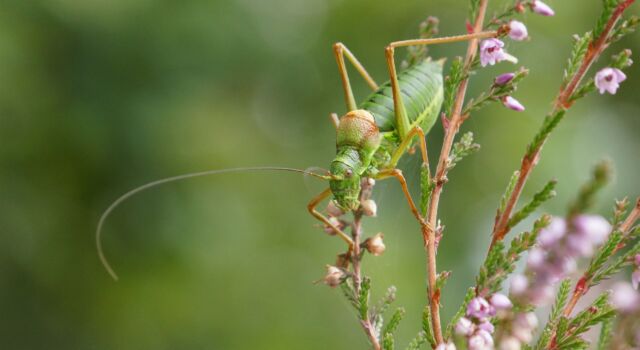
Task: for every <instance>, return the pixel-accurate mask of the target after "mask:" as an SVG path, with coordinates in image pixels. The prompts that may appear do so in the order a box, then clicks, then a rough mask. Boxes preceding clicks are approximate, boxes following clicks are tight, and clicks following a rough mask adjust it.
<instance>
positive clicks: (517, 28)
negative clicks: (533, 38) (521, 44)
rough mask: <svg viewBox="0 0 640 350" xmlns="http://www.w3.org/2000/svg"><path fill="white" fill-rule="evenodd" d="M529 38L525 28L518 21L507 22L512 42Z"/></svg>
mask: <svg viewBox="0 0 640 350" xmlns="http://www.w3.org/2000/svg"><path fill="white" fill-rule="evenodd" d="M528 36H529V33H528V32H527V27H526V26H525V25H524V23H522V22H519V21H511V22H509V37H510V38H511V39H513V40H517V41H522V40H524V39H526V38H527V37H528Z"/></svg>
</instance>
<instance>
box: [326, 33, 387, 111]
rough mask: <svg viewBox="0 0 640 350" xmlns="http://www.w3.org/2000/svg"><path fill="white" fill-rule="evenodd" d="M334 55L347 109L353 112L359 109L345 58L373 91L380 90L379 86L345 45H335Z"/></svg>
mask: <svg viewBox="0 0 640 350" xmlns="http://www.w3.org/2000/svg"><path fill="white" fill-rule="evenodd" d="M333 54H334V55H335V56H336V61H337V62H338V69H339V70H340V77H341V78H342V88H343V90H344V97H345V100H346V103H347V109H348V110H349V111H353V110H354V109H356V108H357V104H356V100H355V97H354V96H353V90H352V89H351V83H350V82H349V74H348V72H347V66H346V64H345V61H344V58H345V57H347V59H348V60H349V62H351V64H353V66H354V67H355V68H356V70H357V71H358V73H360V75H361V76H362V77H363V78H364V80H365V81H366V82H367V85H369V86H370V87H371V89H372V90H374V91H375V90H378V84H377V83H376V82H375V80H373V78H371V75H369V73H368V72H367V70H366V69H365V68H364V66H363V65H362V63H360V61H358V59H357V58H356V56H355V55H354V54H353V53H351V51H349V49H348V48H347V47H346V46H345V45H344V44H343V43H340V42H338V43H335V44H333Z"/></svg>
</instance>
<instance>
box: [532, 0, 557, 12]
mask: <svg viewBox="0 0 640 350" xmlns="http://www.w3.org/2000/svg"><path fill="white" fill-rule="evenodd" d="M531 9H532V10H533V12H535V13H537V14H539V15H543V16H553V15H555V14H556V13H555V12H553V9H552V8H551V7H549V5H547V4H545V3H544V2H542V1H538V0H534V1H533V4H532V5H531Z"/></svg>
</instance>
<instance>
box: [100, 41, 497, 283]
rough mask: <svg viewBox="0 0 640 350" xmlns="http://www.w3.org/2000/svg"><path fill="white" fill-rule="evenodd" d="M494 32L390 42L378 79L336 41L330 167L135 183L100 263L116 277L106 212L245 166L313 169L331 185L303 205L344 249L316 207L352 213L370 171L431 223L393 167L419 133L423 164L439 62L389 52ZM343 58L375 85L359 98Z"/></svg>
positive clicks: (438, 91) (439, 97) (438, 99)
mask: <svg viewBox="0 0 640 350" xmlns="http://www.w3.org/2000/svg"><path fill="white" fill-rule="evenodd" d="M497 35H498V33H497V32H495V31H488V32H481V33H476V34H467V35H458V36H450V37H442V38H426V39H413V40H403V41H395V42H392V43H390V44H389V45H388V46H387V47H386V48H385V56H386V61H387V66H388V69H389V76H390V80H389V81H387V82H385V83H384V84H382V85H378V84H377V83H376V82H375V81H374V80H373V79H372V78H371V76H370V75H369V73H368V72H367V71H366V69H365V68H364V67H363V66H362V64H361V63H360V62H359V61H358V59H357V58H356V57H355V56H354V55H353V54H352V53H351V51H349V49H347V47H346V46H345V45H343V44H342V43H336V44H334V46H333V52H334V55H335V58H336V61H337V63H338V68H339V72H340V76H341V78H342V88H343V91H344V95H345V101H346V105H347V110H348V111H347V113H346V114H345V115H344V116H343V117H341V118H338V116H337V115H336V114H331V119H332V121H333V123H334V126H335V127H336V156H335V158H334V159H333V161H332V162H331V165H330V168H329V173H328V174H326V175H320V174H316V173H312V172H309V171H305V170H299V169H293V168H285V167H250V168H232V169H220V170H210V171H203V172H199V173H190V174H184V175H179V176H174V177H170V178H165V179H161V180H157V181H154V182H151V183H147V184H145V185H142V186H140V187H137V188H135V189H133V190H131V191H129V192H127V193H125V194H124V195H122V196H120V197H119V198H118V199H117V200H116V201H114V202H113V203H112V204H111V205H110V206H109V207H108V208H107V209H106V210H105V211H104V213H103V214H102V215H101V217H100V220H99V222H98V227H97V229H96V246H97V250H98V255H99V257H100V260H101V262H102V264H103V265H104V267H105V269H106V270H107V272H109V274H110V275H111V276H112V277H113V278H114V279H116V280H117V275H116V274H115V272H114V270H113V269H112V268H111V265H110V264H109V262H108V260H107V259H106V256H105V255H104V252H103V249H102V241H101V234H102V228H103V226H104V223H105V221H106V219H107V217H108V216H109V215H110V214H111V212H113V210H114V209H115V208H116V207H117V206H118V205H120V204H121V203H122V202H124V201H125V200H126V199H128V198H130V197H131V196H133V195H135V194H137V193H139V192H141V191H144V190H147V189H149V188H152V187H156V186H159V185H162V184H166V183H169V182H174V181H179V180H184V179H188V178H193V177H200V176H208V175H214V174H222V173H231V172H242V171H289V172H298V173H303V174H307V175H311V176H314V177H317V178H321V179H323V180H328V181H329V187H328V188H327V189H325V190H324V191H322V192H321V193H320V194H318V195H317V196H316V197H314V198H313V199H312V200H311V201H310V202H309V204H308V205H307V208H308V211H309V213H311V215H313V217H315V218H316V219H317V220H319V221H320V222H322V223H323V224H324V225H326V226H327V227H330V228H331V229H332V230H333V231H334V232H335V234H337V235H338V236H339V237H340V238H341V239H343V240H344V241H345V242H346V243H347V245H348V253H347V254H349V253H350V252H351V251H352V250H353V246H354V242H353V240H352V239H351V237H350V236H349V235H347V234H346V233H344V232H343V231H342V230H341V229H340V228H338V227H336V226H335V225H334V224H333V223H331V222H330V220H329V219H328V218H327V217H326V216H325V215H323V214H322V213H320V212H319V211H318V210H316V207H317V206H318V204H319V203H321V202H322V201H324V200H325V199H327V198H329V197H330V196H333V199H334V200H335V203H336V204H337V206H338V207H339V208H340V209H342V210H344V211H346V212H349V211H351V212H353V211H356V210H358V209H359V207H360V203H359V201H358V197H359V194H360V190H361V180H362V179H364V178H372V179H375V180H382V179H388V178H395V179H396V180H398V182H399V183H400V185H401V187H402V191H403V193H404V196H405V198H406V200H407V202H408V204H409V207H410V209H411V212H412V213H413V215H414V216H415V217H416V219H417V220H418V222H419V223H420V225H421V226H422V229H423V231H425V230H429V229H431V228H429V227H427V223H426V221H425V220H424V218H423V217H422V216H421V215H420V212H419V210H418V209H417V207H416V205H415V203H414V201H413V199H412V197H411V194H410V192H409V189H408V186H407V182H406V180H405V178H404V176H403V175H402V172H401V171H400V170H399V169H398V168H397V164H398V161H399V160H400V158H401V157H402V156H403V155H404V154H405V153H406V152H407V151H408V150H409V149H411V147H412V146H413V142H414V138H415V137H417V138H418V142H419V149H420V153H421V155H422V161H423V164H424V165H427V164H428V155H427V148H426V142H425V133H426V132H428V131H429V130H430V129H431V128H432V127H433V125H434V124H435V122H436V120H437V118H438V115H439V113H440V108H441V105H442V102H443V76H442V68H443V61H433V60H431V59H430V58H423V59H421V60H419V61H418V62H416V63H415V64H413V65H412V66H410V67H408V68H406V69H404V70H401V71H400V72H397V71H396V64H395V58H394V53H395V49H396V48H398V47H408V46H420V45H423V46H426V45H432V44H444V43H451V42H457V41H467V40H472V39H479V38H490V37H496V36H497ZM345 57H346V58H347V60H348V61H349V62H351V63H352V64H353V65H354V67H355V68H356V70H357V71H358V72H359V73H360V75H361V76H362V77H363V78H364V79H365V81H366V82H367V84H368V85H369V86H370V87H371V89H372V90H373V92H372V93H371V94H370V95H369V96H368V97H367V98H366V99H365V100H364V101H363V102H362V103H360V104H359V105H358V104H356V102H355V98H354V95H353V91H352V88H351V83H350V81H349V76H348V73H347V68H346V64H345Z"/></svg>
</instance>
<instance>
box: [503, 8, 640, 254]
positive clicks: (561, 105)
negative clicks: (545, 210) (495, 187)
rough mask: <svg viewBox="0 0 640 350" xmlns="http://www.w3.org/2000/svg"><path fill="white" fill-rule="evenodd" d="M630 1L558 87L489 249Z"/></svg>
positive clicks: (505, 225)
mask: <svg viewBox="0 0 640 350" xmlns="http://www.w3.org/2000/svg"><path fill="white" fill-rule="evenodd" d="M633 2H635V0H625V1H623V2H621V3H620V4H619V5H618V6H617V7H616V9H615V10H614V11H613V13H612V15H611V17H610V18H609V20H608V21H607V24H606V26H605V27H604V29H603V31H602V33H601V34H600V36H599V37H597V38H594V39H593V40H592V41H591V43H590V44H589V48H588V49H587V52H586V54H585V56H584V58H583V60H582V63H581V64H580V67H579V69H578V70H577V71H576V73H575V74H574V75H573V76H572V77H571V79H570V80H569V83H567V84H566V85H564V86H562V87H561V88H560V91H559V93H558V96H557V98H556V102H555V105H554V107H553V110H552V112H551V113H550V114H549V116H548V117H547V118H546V119H545V123H544V124H543V127H542V129H541V130H540V132H538V134H537V135H536V136H535V139H534V141H533V143H532V144H531V145H530V146H529V148H528V149H527V152H526V153H525V155H524V157H523V158H522V162H521V165H520V174H519V176H518V180H517V181H516V185H515V186H514V189H513V192H512V193H511V195H510V196H509V199H508V200H507V202H506V203H507V204H506V206H505V209H504V211H502V212H501V213H500V214H499V216H498V219H497V220H496V224H495V225H494V228H493V233H492V241H491V247H493V245H495V243H496V242H498V241H501V240H502V239H504V237H505V235H506V234H507V233H508V232H509V229H510V228H509V225H508V222H509V219H510V217H511V213H512V212H513V209H514V208H515V206H516V204H517V202H518V199H519V198H520V195H521V194H522V190H523V188H524V185H525V183H526V182H527V179H528V178H529V175H530V174H531V171H532V170H533V168H535V166H536V165H537V163H538V159H539V157H540V151H541V150H542V147H543V146H544V143H545V142H546V141H547V139H548V138H549V135H550V133H551V131H552V129H553V128H554V127H555V126H556V125H557V123H559V122H560V120H561V119H562V117H563V116H564V112H565V111H566V110H567V109H569V108H570V107H571V106H572V104H573V103H574V100H572V96H573V94H574V92H575V91H576V89H577V88H578V86H579V84H580V82H581V81H582V79H583V78H584V76H585V75H586V73H587V72H588V70H589V68H590V67H591V65H592V64H593V62H595V60H596V59H597V58H598V57H599V56H600V54H601V53H602V51H604V49H606V48H607V46H608V44H609V41H608V39H609V35H610V34H611V32H612V30H613V29H614V27H615V25H616V23H617V22H618V20H619V19H620V17H621V16H622V14H623V13H624V11H625V10H626V9H627V8H628V7H629V6H631V4H632V3H633Z"/></svg>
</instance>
